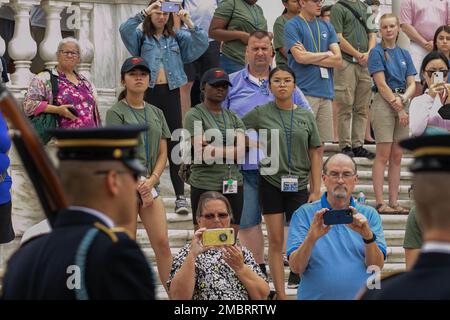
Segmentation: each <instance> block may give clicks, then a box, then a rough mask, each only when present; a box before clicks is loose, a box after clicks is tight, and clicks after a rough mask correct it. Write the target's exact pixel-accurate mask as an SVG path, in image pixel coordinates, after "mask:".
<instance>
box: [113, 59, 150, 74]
mask: <svg viewBox="0 0 450 320" xmlns="http://www.w3.org/2000/svg"><path fill="white" fill-rule="evenodd" d="M133 69H143V70H146V71H148V73H150V68H149V67H148V64H147V62H146V61H145V59H144V58H142V57H130V58H128V59H127V60H125V62H124V63H123V65H122V68H121V69H120V73H121V74H124V73H127V72H130V71H131V70H133Z"/></svg>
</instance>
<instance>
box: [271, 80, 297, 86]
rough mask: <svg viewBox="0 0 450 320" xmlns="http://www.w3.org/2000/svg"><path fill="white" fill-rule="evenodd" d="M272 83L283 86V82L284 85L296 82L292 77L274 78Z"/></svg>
mask: <svg viewBox="0 0 450 320" xmlns="http://www.w3.org/2000/svg"><path fill="white" fill-rule="evenodd" d="M271 82H272V84H273V85H275V86H278V87H279V86H281V85H282V84H284V85H286V86H287V85H291V84H292V83H294V79H292V78H287V79H273V80H272V81H271Z"/></svg>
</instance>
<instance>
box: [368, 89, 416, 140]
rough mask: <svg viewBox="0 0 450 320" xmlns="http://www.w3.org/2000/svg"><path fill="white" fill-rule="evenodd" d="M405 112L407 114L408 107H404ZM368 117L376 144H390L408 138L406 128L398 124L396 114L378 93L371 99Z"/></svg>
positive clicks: (407, 129)
mask: <svg viewBox="0 0 450 320" xmlns="http://www.w3.org/2000/svg"><path fill="white" fill-rule="evenodd" d="M405 110H406V112H408V111H409V106H406V108H405ZM370 116H371V121H372V128H373V131H374V133H375V141H376V142H377V143H392V142H398V141H400V140H403V139H405V138H408V135H409V128H408V126H406V127H403V126H402V125H401V124H400V122H399V120H398V115H397V112H395V110H394V109H392V108H391V106H390V105H389V103H388V102H387V101H386V100H384V99H383V97H382V96H381V95H380V94H379V93H376V94H375V97H374V98H373V102H372V107H371V109H370Z"/></svg>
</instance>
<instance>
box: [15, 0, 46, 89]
mask: <svg viewBox="0 0 450 320" xmlns="http://www.w3.org/2000/svg"><path fill="white" fill-rule="evenodd" d="M39 3H40V1H39V0H11V1H10V7H11V8H12V9H13V10H14V12H15V15H14V19H15V27H14V36H13V38H12V39H11V41H10V42H9V45H8V53H9V56H10V57H11V58H12V59H13V60H14V65H15V67H16V72H14V73H13V74H12V75H11V82H12V84H13V85H15V86H20V87H28V85H29V83H30V81H31V77H32V76H33V74H32V73H31V71H30V66H31V60H33V58H34V57H35V56H36V53H37V45H36V42H35V41H34V39H33V38H32V37H31V30H30V10H31V8H32V7H33V5H38V4H39Z"/></svg>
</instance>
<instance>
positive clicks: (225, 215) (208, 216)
mask: <svg viewBox="0 0 450 320" xmlns="http://www.w3.org/2000/svg"><path fill="white" fill-rule="evenodd" d="M200 217H203V218H205V219H206V220H214V219H216V218H219V220H226V219H228V218H229V217H230V215H229V214H228V213H225V212H221V213H218V214H214V213H205V214H202V215H200Z"/></svg>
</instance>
